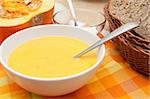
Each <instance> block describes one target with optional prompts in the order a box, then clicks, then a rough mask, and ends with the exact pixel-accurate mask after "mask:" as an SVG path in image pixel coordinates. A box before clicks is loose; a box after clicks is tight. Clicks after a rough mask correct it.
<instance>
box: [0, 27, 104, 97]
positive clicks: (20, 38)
mask: <svg viewBox="0 0 150 99" xmlns="http://www.w3.org/2000/svg"><path fill="white" fill-rule="evenodd" d="M52 35H55V36H57V35H58V36H66V37H71V38H76V39H79V40H82V41H83V42H85V43H87V44H93V43H94V42H96V41H98V40H99V37H97V36H96V35H95V34H93V33H91V32H88V31H86V30H84V29H79V28H77V27H71V26H62V25H61V26H60V25H42V26H36V27H31V28H28V29H25V30H22V31H19V32H17V33H16V34H13V35H12V36H10V37H8V38H7V39H6V40H5V41H4V42H3V43H2V44H1V47H0V62H1V64H2V65H3V67H4V68H5V69H6V71H7V73H8V76H9V77H10V78H11V79H12V80H14V81H15V82H16V83H17V84H18V85H20V86H21V87H22V88H24V89H26V90H28V91H30V92H33V93H36V94H39V95H45V96H59V95H65V94H68V93H71V92H73V91H75V90H77V89H79V88H81V87H82V86H83V85H85V84H86V82H87V81H88V80H89V79H90V78H91V77H92V76H93V75H94V74H95V72H96V70H97V69H98V68H99V65H100V63H101V62H102V60H103V58H104V55H105V47H104V45H102V46H101V47H100V48H97V49H96V51H97V57H98V60H97V63H95V65H93V66H92V67H91V68H89V69H87V70H85V71H83V72H81V73H79V74H75V75H71V76H66V77H62V78H34V77H30V76H27V75H24V74H21V73H18V72H16V71H15V70H13V69H11V68H10V67H9V66H8V65H7V60H8V57H9V55H10V53H11V52H12V51H13V49H14V48H15V47H17V46H18V45H20V44H22V43H24V42H26V41H29V40H31V39H34V38H39V37H44V36H52ZM60 51H61V50H60Z"/></svg>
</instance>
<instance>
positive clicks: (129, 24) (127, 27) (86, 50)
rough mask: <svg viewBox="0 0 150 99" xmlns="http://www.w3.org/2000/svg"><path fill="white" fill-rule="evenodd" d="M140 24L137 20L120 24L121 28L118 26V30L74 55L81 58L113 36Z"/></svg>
mask: <svg viewBox="0 0 150 99" xmlns="http://www.w3.org/2000/svg"><path fill="white" fill-rule="evenodd" d="M138 25H139V24H138V23H136V22H129V23H126V24H124V25H122V26H120V27H119V28H117V29H116V30H114V31H113V32H111V33H110V34H108V35H106V36H105V37H104V38H102V39H101V40H99V41H97V42H96V43H94V44H93V45H92V46H90V47H89V48H87V49H85V50H84V51H82V52H81V53H79V54H77V55H76V56H74V58H79V57H80V56H82V55H84V54H85V53H87V52H89V51H91V50H93V49H95V48H97V47H98V46H100V45H101V44H103V43H105V42H106V41H108V40H111V39H112V38H114V37H116V36H118V35H120V34H122V33H124V32H126V31H129V30H131V29H133V28H135V27H137V26H138Z"/></svg>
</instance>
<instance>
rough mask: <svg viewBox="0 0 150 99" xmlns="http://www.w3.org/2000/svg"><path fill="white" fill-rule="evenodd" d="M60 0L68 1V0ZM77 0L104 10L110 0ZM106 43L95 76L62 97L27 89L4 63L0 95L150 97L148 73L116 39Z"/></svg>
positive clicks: (20, 98) (12, 98)
mask: <svg viewBox="0 0 150 99" xmlns="http://www.w3.org/2000/svg"><path fill="white" fill-rule="evenodd" d="M56 1H58V2H61V3H63V4H64V5H66V3H65V0H56ZM73 1H74V3H75V6H76V7H82V8H83V7H85V8H88V9H93V10H97V11H99V10H101V11H102V9H103V6H104V3H105V1H107V0H73ZM66 6H67V5H66ZM105 45H106V49H107V51H106V55H105V58H104V60H103V62H102V64H101V65H100V68H99V70H98V71H97V73H96V74H95V75H94V77H93V78H92V79H91V80H90V81H89V82H88V83H87V84H86V85H85V86H84V87H82V88H81V89H79V90H78V91H76V92H74V93H72V94H68V95H65V96H61V97H43V96H38V95H36V94H33V93H30V92H27V91H25V90H24V89H22V88H20V87H19V86H18V85H17V84H16V83H14V82H13V81H12V80H10V79H9V78H8V77H7V75H6V72H5V70H4V69H3V68H2V66H0V99H131V98H132V99H148V97H149V96H150V92H149V88H150V83H149V79H148V77H145V76H143V75H141V74H139V73H137V72H135V71H134V70H132V69H131V68H130V66H129V65H128V63H127V62H126V61H125V60H124V59H123V58H122V57H121V56H120V53H119V52H118V50H117V49H116V47H115V46H114V45H113V44H112V43H110V42H107V43H106V44H105Z"/></svg>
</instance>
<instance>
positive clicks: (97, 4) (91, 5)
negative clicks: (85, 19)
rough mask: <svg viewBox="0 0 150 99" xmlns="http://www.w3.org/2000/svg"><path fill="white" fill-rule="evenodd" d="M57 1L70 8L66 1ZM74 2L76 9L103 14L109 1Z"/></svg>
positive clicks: (84, 0) (82, 0)
mask: <svg viewBox="0 0 150 99" xmlns="http://www.w3.org/2000/svg"><path fill="white" fill-rule="evenodd" d="M55 1H56V2H59V3H62V4H63V5H65V6H66V7H67V6H68V5H67V2H66V0H55ZM72 1H73V4H74V7H75V8H85V9H91V10H94V11H101V12H103V8H104V5H105V3H106V2H107V0H72Z"/></svg>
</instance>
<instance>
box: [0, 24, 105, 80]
mask: <svg viewBox="0 0 150 99" xmlns="http://www.w3.org/2000/svg"><path fill="white" fill-rule="evenodd" d="M47 26H48V27H67V28H74V29H78V30H80V31H86V32H87V33H90V34H92V35H94V36H95V37H96V38H98V39H100V38H99V37H98V36H96V35H95V34H94V33H91V32H89V31H88V30H85V29H83V28H78V27H73V26H68V25H57V24H49V25H39V26H34V27H30V28H27V29H23V30H21V31H18V32H16V33H15V34H12V35H11V36H9V37H8V38H7V39H5V40H4V41H3V42H2V44H1V45H0V63H1V65H2V67H4V69H6V71H9V72H11V73H12V74H15V75H17V76H19V77H21V78H25V79H29V80H34V81H59V80H68V79H73V78H76V77H80V76H82V75H84V74H86V73H88V72H90V71H92V70H93V69H94V68H96V67H98V66H99V65H100V63H101V62H102V60H103V59H104V56H105V52H106V48H105V45H104V44H103V45H101V50H102V55H101V56H100V58H99V59H98V60H97V61H96V63H95V64H94V65H93V66H91V67H90V68H88V69H86V70H84V71H82V72H80V73H77V74H73V75H69V76H65V77H57V78H40V77H32V76H28V75H25V74H22V73H19V72H17V71H15V70H14V69H12V68H10V67H9V66H8V65H7V64H6V63H5V62H4V60H3V59H2V46H3V45H4V44H5V42H6V41H8V40H9V39H10V38H13V37H15V36H16V35H19V34H21V33H22V32H23V33H25V32H26V31H28V30H34V28H39V27H40V28H44V27H47Z"/></svg>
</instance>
